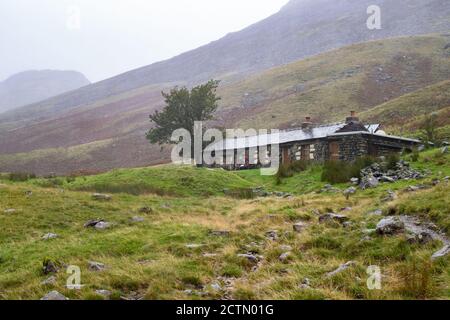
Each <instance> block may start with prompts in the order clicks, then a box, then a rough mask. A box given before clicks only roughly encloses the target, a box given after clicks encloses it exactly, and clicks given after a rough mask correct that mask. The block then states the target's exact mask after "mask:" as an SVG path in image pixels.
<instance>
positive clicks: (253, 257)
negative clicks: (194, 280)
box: [237, 253, 259, 263]
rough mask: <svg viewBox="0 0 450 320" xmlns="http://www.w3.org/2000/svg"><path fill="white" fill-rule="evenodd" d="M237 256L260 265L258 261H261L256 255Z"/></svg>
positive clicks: (244, 254) (243, 254)
mask: <svg viewBox="0 0 450 320" xmlns="http://www.w3.org/2000/svg"><path fill="white" fill-rule="evenodd" d="M237 256H238V257H240V258H245V259H247V260H248V261H250V262H252V263H258V261H259V258H258V257H257V256H256V255H254V254H251V253H241V254H238V255H237Z"/></svg>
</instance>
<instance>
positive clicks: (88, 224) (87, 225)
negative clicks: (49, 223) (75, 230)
mask: <svg viewBox="0 0 450 320" xmlns="http://www.w3.org/2000/svg"><path fill="white" fill-rule="evenodd" d="M100 222H103V220H101V219H97V220H89V221H88V222H86V223H85V224H84V227H85V228H94V227H95V226H96V225H97V224H98V223H100Z"/></svg>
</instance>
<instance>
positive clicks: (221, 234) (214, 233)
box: [209, 230, 231, 237]
mask: <svg viewBox="0 0 450 320" xmlns="http://www.w3.org/2000/svg"><path fill="white" fill-rule="evenodd" d="M230 234H231V232H230V231H228V230H213V231H210V232H209V235H211V236H214V237H228V236H230Z"/></svg>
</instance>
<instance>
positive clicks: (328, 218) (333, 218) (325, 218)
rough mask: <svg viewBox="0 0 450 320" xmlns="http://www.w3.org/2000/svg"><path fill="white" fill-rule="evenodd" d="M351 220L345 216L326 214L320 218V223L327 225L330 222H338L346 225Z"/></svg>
mask: <svg viewBox="0 0 450 320" xmlns="http://www.w3.org/2000/svg"><path fill="white" fill-rule="evenodd" d="M348 220H349V218H348V217H347V216H345V215H343V214H335V213H325V214H323V215H321V216H320V217H319V222H320V223H325V222H329V221H336V222H339V223H344V222H346V221H348Z"/></svg>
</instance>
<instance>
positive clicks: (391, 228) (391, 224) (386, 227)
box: [376, 217, 405, 235]
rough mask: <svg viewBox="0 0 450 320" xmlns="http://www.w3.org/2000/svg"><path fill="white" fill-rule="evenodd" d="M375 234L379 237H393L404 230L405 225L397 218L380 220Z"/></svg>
mask: <svg viewBox="0 0 450 320" xmlns="http://www.w3.org/2000/svg"><path fill="white" fill-rule="evenodd" d="M376 230H377V233H378V234H381V235H393V234H396V233H399V232H403V231H404V230H405V224H404V223H403V222H402V221H400V219H398V218H397V217H388V218H385V219H382V220H381V221H380V222H379V223H378V225H377V229H376Z"/></svg>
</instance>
